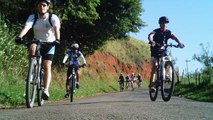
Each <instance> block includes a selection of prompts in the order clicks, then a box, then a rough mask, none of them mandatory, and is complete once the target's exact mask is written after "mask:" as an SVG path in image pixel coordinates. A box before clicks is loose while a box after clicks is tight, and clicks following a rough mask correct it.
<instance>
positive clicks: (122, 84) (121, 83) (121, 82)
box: [118, 73, 124, 90]
mask: <svg viewBox="0 0 213 120" xmlns="http://www.w3.org/2000/svg"><path fill="white" fill-rule="evenodd" d="M118 82H119V85H120V87H121V88H122V90H123V88H124V76H123V74H122V73H121V74H120V76H119V80H118Z"/></svg>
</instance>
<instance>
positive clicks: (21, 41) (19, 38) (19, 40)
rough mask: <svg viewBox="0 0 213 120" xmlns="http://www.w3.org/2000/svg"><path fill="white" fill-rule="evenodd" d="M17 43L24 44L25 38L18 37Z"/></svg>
mask: <svg viewBox="0 0 213 120" xmlns="http://www.w3.org/2000/svg"><path fill="white" fill-rule="evenodd" d="M15 42H16V44H17V45H20V44H23V43H24V42H23V39H22V38H21V37H16V40H15Z"/></svg>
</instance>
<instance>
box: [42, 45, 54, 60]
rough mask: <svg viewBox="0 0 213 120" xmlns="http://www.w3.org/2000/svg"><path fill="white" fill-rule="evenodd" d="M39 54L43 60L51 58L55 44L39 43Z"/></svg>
mask: <svg viewBox="0 0 213 120" xmlns="http://www.w3.org/2000/svg"><path fill="white" fill-rule="evenodd" d="M40 51H41V56H42V58H43V60H51V61H52V60H53V57H54V54H55V46H54V45H52V44H51V43H44V44H42V45H41V50H40Z"/></svg>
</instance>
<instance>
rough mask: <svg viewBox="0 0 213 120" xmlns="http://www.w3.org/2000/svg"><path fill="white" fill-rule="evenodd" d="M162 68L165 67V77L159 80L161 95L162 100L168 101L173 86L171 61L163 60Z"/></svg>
mask: <svg viewBox="0 0 213 120" xmlns="http://www.w3.org/2000/svg"><path fill="white" fill-rule="evenodd" d="M163 69H165V70H164V71H165V73H164V74H165V75H164V76H165V77H164V78H165V79H163V80H162V81H161V95H162V99H163V100H164V101H169V100H170V99H171V96H172V93H173V88H174V68H173V64H172V62H171V61H167V62H165V66H164V67H163Z"/></svg>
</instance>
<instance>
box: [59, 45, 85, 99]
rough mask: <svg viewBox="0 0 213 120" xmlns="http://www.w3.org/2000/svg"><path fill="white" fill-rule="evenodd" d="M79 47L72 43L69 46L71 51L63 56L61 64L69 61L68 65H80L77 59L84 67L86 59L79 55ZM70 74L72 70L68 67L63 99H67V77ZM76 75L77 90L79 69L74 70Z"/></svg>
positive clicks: (77, 86) (78, 86)
mask: <svg viewBox="0 0 213 120" xmlns="http://www.w3.org/2000/svg"><path fill="white" fill-rule="evenodd" d="M78 48H79V45H78V44H77V43H73V44H72V45H71V50H70V51H68V52H67V54H66V55H65V56H64V59H63V62H62V64H65V63H66V61H67V59H69V63H68V65H73V64H74V65H77V66H79V65H80V62H79V60H78V58H79V57H81V58H82V61H83V66H86V59H85V57H84V55H83V54H82V53H81V51H79V50H78ZM71 72H72V69H71V68H70V67H69V68H68V70H67V81H66V94H65V96H64V97H65V98H68V97H69V76H70V74H71ZM75 72H76V75H77V79H76V80H77V81H76V88H77V89H79V88H80V84H79V80H80V75H79V68H76V69H75Z"/></svg>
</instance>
